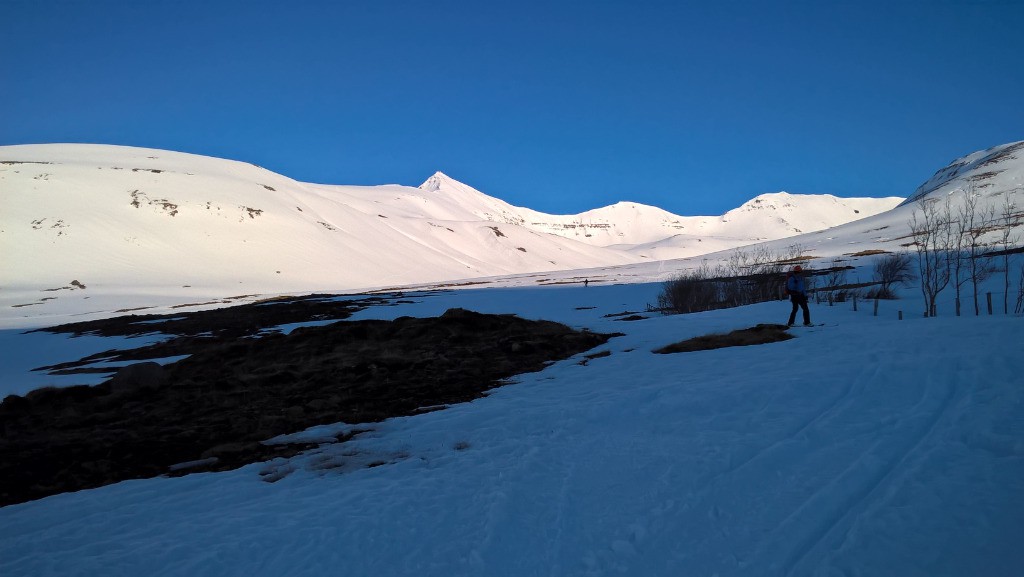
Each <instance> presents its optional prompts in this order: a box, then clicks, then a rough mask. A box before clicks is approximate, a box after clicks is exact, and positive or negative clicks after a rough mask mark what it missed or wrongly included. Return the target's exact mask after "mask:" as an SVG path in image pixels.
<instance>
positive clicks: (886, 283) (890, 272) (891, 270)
mask: <svg viewBox="0 0 1024 577" xmlns="http://www.w3.org/2000/svg"><path fill="white" fill-rule="evenodd" d="M912 263H913V259H912V258H911V256H910V255H909V254H907V253H905V252H896V253H892V254H889V255H886V256H884V257H882V258H881V259H879V260H877V261H875V269H874V274H873V278H874V280H875V282H877V283H878V286H877V287H875V288H873V289H871V290H870V291H868V294H867V295H866V296H867V298H871V299H874V298H878V299H895V298H896V291H895V290H893V287H894V286H898V285H904V286H905V285H907V284H909V283H910V282H912V281H914V280H915V279H916V278H917V277H916V276H915V275H914V271H913V269H912V268H911V265H912Z"/></svg>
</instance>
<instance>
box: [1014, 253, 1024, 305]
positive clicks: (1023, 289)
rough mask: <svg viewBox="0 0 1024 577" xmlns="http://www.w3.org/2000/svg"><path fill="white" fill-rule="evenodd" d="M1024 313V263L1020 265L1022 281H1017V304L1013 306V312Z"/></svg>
mask: <svg viewBox="0 0 1024 577" xmlns="http://www.w3.org/2000/svg"><path fill="white" fill-rule="evenodd" d="M1021 313H1024V265H1021V267H1020V281H1018V283H1017V306H1015V307H1014V308H1013V314H1015V315H1019V314H1021Z"/></svg>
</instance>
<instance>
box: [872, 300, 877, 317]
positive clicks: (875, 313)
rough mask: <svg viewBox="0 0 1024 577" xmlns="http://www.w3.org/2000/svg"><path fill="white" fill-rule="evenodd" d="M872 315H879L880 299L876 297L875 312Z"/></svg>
mask: <svg viewBox="0 0 1024 577" xmlns="http://www.w3.org/2000/svg"><path fill="white" fill-rule="evenodd" d="M871 316H875V317H877V316H878V299H877V298H876V299H875V312H874V313H873V314H872V315H871Z"/></svg>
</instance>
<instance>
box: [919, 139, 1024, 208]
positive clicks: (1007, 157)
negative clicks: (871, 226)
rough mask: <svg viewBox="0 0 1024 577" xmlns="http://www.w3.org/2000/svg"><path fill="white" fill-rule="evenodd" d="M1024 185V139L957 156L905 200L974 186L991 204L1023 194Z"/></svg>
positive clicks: (987, 202)
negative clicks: (1004, 196) (1006, 195)
mask: <svg viewBox="0 0 1024 577" xmlns="http://www.w3.org/2000/svg"><path fill="white" fill-rule="evenodd" d="M1021 187H1024V140H1021V141H1019V142H1011V143H1009V144H1002V145H999V146H993V147H992V148H988V149H986V150H979V151H978V152H974V153H972V154H968V155H967V156H963V157H961V158H958V159H956V160H954V161H953V162H951V163H949V164H948V165H946V166H945V167H943V168H941V169H939V170H938V171H937V172H936V173H935V174H934V175H933V176H932V177H931V178H929V179H928V180H927V181H925V182H924V184H922V185H921V186H919V187H917V190H915V191H914V194H912V195H910V196H909V197H908V198H907V200H905V201H904V202H903V204H905V205H906V204H913V203H916V202H919V201H921V200H925V199H928V198H941V197H942V196H944V195H949V194H954V193H957V192H959V193H963V192H964V191H966V190H968V189H970V190H973V191H974V193H975V194H979V195H980V196H981V199H982V203H983V204H984V205H985V206H988V205H991V204H993V202H995V203H996V204H999V203H1000V200H999V197H1001V196H1002V195H1005V194H1010V195H1013V196H1018V195H1020V194H1021V193H1022V191H1021V190H1020V189H1021ZM1017 206H1018V207H1020V204H1018V205H1017Z"/></svg>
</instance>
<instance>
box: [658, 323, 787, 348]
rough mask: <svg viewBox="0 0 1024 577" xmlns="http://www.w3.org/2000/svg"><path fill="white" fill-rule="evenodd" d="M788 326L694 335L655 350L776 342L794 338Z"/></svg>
mask: <svg viewBox="0 0 1024 577" xmlns="http://www.w3.org/2000/svg"><path fill="white" fill-rule="evenodd" d="M787 328H788V327H786V325H773V324H760V325H757V326H755V327H750V328H748V329H738V330H735V331H732V332H730V333H727V334H713V335H704V336H700V337H694V338H692V339H687V340H685V341H680V342H678V343H674V344H671V345H668V346H665V347H662V348H660V349H655V351H654V352H656V353H658V354H669V353H690V352H694V351H710V350H713V349H724V348H726V347H745V346H749V345H763V344H766V343H776V342H779V341H785V340H789V339H791V338H793V335H791V334H789V333H788V332H786V329H787Z"/></svg>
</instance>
